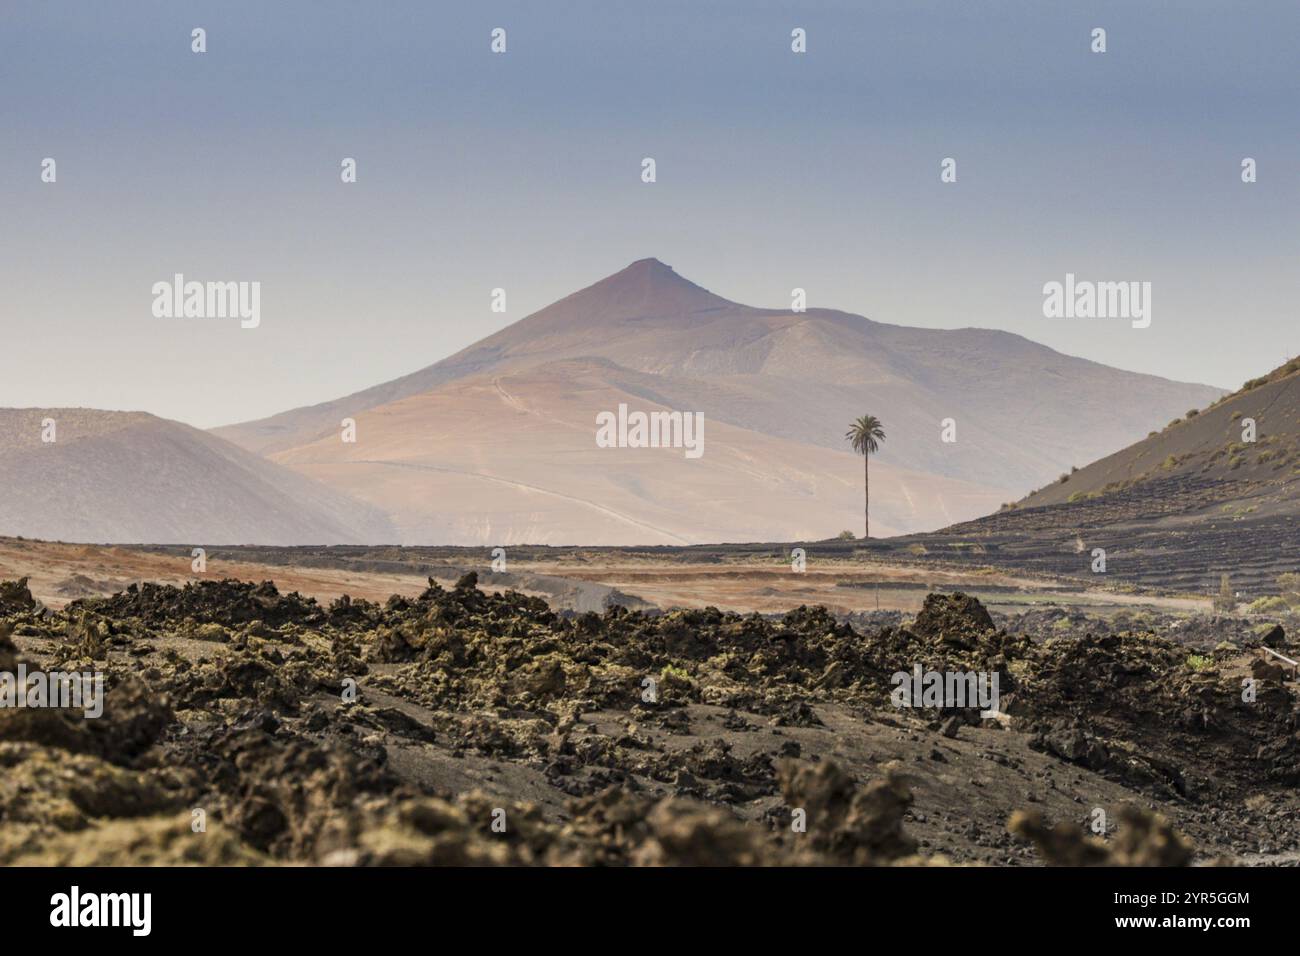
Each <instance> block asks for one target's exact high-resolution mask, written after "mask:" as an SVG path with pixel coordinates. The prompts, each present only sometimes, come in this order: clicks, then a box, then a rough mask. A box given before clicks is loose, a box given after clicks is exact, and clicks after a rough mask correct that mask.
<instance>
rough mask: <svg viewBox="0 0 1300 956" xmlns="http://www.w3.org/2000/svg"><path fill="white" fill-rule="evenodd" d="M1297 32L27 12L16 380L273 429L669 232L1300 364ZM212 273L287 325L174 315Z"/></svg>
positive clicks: (687, 9) (683, 241) (1051, 17)
mask: <svg viewBox="0 0 1300 956" xmlns="http://www.w3.org/2000/svg"><path fill="white" fill-rule="evenodd" d="M498 26H500V27H504V28H505V29H506V30H507V34H508V44H509V48H508V52H507V53H506V54H505V55H493V54H492V53H491V52H490V51H489V33H490V31H491V30H492V28H493V27H498ZM1097 26H1100V27H1104V28H1105V29H1106V30H1107V31H1108V48H1109V49H1108V52H1107V53H1105V54H1094V53H1091V52H1090V51H1089V32H1090V30H1091V29H1092V28H1093V27H1097ZM194 27H203V28H205V29H206V30H207V42H208V52H207V53H206V54H202V55H196V54H194V53H192V52H191V51H190V31H191V29H192V28H194ZM794 27H803V28H805V29H806V30H807V32H808V53H807V54H805V55H802V56H799V55H795V54H793V53H791V52H790V31H791V29H793V28H794ZM1298 35H1300V7H1298V6H1297V5H1296V4H1294V3H1290V2H1288V3H1282V2H1278V3H1252V2H1244V3H1233V4H1225V3H1209V2H1196V0H1187V2H1178V3H1162V2H1144V3H1141V4H1134V3H1132V2H1116V3H1063V2H1061V3H1057V2H1051V3H1043V2H1001V3H999V2H987V3H984V2H982V3H966V2H958V0H950V2H946V3H926V2H923V0H919V2H918V0H907V2H882V3H861V2H826V3H769V2H763V0H736V2H709V3H701V2H679V0H655V2H653V3H625V2H614V0H591V2H547V3H539V2H527V3H491V2H486V3H468V2H467V3H461V4H449V3H437V2H421V3H406V2H382V3H379V2H347V3H343V2H311V3H307V2H301V3H265V2H230V0H222V2H220V3H218V2H211V3H185V2H176V0H165V2H163V0H159V2H144V0H133V2H130V3H120V4H106V3H102V2H52V3H28V4H19V3H7V4H4V5H3V7H2V8H0V89H3V91H4V94H3V96H2V97H0V130H3V135H2V136H0V282H3V287H4V295H3V298H2V299H0V303H2V304H0V323H2V329H0V332H2V334H3V339H2V341H3V343H4V347H3V348H2V349H0V405H4V406H15V405H18V406H29V405H88V406H95V407H102V408H133V409H144V410H147V411H151V412H155V413H157V414H160V415H164V416H167V417H171V418H178V419H180V420H183V421H187V422H190V423H192V424H196V425H201V426H210V425H216V424H222V423H227V422H232V421H239V420H243V419H247V418H251V417H257V416H261V415H266V414H270V413H273V412H276V411H280V410H283V409H285V408H288V407H293V406H297V405H302V404H307V403H311V402H315V401H322V400H325V399H329V398H334V397H337V396H339V395H342V394H345V393H347V392H351V391H354V390H356V389H359V388H363V387H366V386H369V385H372V384H376V383H378V382H380V381H383V380H386V379H388V378H392V377H394V376H397V375H399V374H403V373H405V372H409V371H412V370H413V369H416V368H419V367H422V366H424V365H427V364H429V363H431V362H434V361H436V360H438V359H440V358H442V357H444V356H446V355H449V354H451V353H452V352H454V351H456V350H458V349H460V348H462V347H464V346H466V345H468V344H470V343H471V342H473V341H475V340H477V339H478V338H481V337H482V336H484V335H486V334H489V333H490V332H493V331H495V330H496V329H498V328H500V327H501V326H503V325H505V324H507V323H508V322H511V321H514V320H516V319H518V318H521V317H523V316H524V315H525V314H527V313H528V312H530V311H533V310H535V309H537V308H540V307H541V306H543V305H546V304H547V303H549V302H551V301H552V300H554V299H556V298H559V297H561V296H563V295H566V294H567V293H569V292H571V291H574V290H575V289H577V288H579V287H581V286H584V285H587V284H589V283H591V282H593V281H595V280H597V279H599V278H601V277H603V276H604V275H606V274H608V273H611V272H614V271H616V270H618V269H620V268H622V267H623V266H624V265H626V264H627V263H628V262H630V261H632V260H634V259H638V258H642V257H645V256H656V257H658V258H660V259H662V260H664V261H665V262H667V263H669V264H670V265H672V266H674V267H675V268H676V269H677V271H678V272H679V273H681V274H682V275H684V276H686V277H687V278H690V279H692V280H694V281H696V282H698V283H700V284H701V285H704V286H705V287H707V288H709V289H711V290H712V291H714V292H717V293H719V294H721V295H724V296H726V297H728V298H731V299H735V300H738V301H742V302H747V303H751V304H755V305H771V306H788V304H789V295H790V289H791V288H792V287H794V286H801V287H803V288H806V289H807V290H808V297H809V304H810V305H812V306H827V307H834V308H841V309H845V310H848V311H853V312H858V313H862V314H864V315H868V316H870V317H872V318H875V319H879V320H881V321H886V322H893V323H898V324H904V325H920V326H932V327H961V326H969V325H977V326H986V327H994V328H1001V329H1006V330H1009V331H1013V332H1017V333H1020V334H1023V335H1025V336H1028V337H1030V338H1032V339H1035V340H1037V341H1040V342H1043V343H1045V344H1047V345H1050V346H1052V347H1053V348H1057V349H1059V350H1061V351H1064V352H1068V353H1071V354H1075V355H1082V356H1085V357H1087V358H1091V359H1095V360H1097V361H1100V362H1105V363H1108V364H1112V365H1117V366H1120V367H1123V368H1128V369H1135V370H1139V371H1145V372H1152V373H1155V374H1160V375H1164V376H1168V377H1171V378H1178V379H1184V380H1193V381H1200V382H1206V383H1209V384H1214V385H1220V386H1225V387H1233V386H1235V385H1237V384H1240V382H1241V381H1242V380H1243V379H1245V378H1248V377H1251V376H1254V375H1257V374H1261V373H1263V372H1264V371H1266V370H1268V369H1270V368H1272V367H1274V366H1276V365H1278V364H1280V363H1281V362H1282V361H1283V360H1284V359H1285V358H1286V357H1287V356H1288V355H1289V354H1294V352H1295V351H1297V348H1296V335H1295V332H1294V330H1295V329H1296V325H1297V323H1296V320H1295V303H1296V302H1297V300H1298V296H1297V292H1298V291H1300V289H1298V286H1300V268H1297V265H1298V264H1300V137H1298V136H1297V126H1298V125H1300V70H1297V69H1296V67H1297V57H1296V53H1295V38H1296V37H1297V36H1298ZM46 156H50V157H54V158H55V159H56V161H57V163H58V182H57V183H56V184H54V185H48V184H44V183H42V182H41V181H40V163H41V160H42V159H43V158H44V157H46ZM344 156H352V157H355V158H356V159H357V161H358V163H359V182H358V183H357V184H355V185H343V184H342V183H341V182H340V181H339V163H340V160H341V159H342V158H343V157H344ZM644 156H653V157H654V158H655V159H656V161H657V164H658V182H657V183H655V184H654V185H645V184H643V183H642V182H641V181H640V162H641V159H642V157H644ZM946 156H952V157H955V158H956V159H957V161H958V182H957V183H956V184H954V185H943V184H941V183H940V181H939V163H940V160H941V159H943V158H944V157H946ZM1245 156H1251V157H1254V158H1255V159H1257V160H1258V163H1259V182H1257V183H1255V184H1253V185H1244V184H1243V183H1242V182H1241V180H1240V162H1241V159H1242V158H1243V157H1245ZM175 272H183V273H185V274H186V275H187V277H189V278H195V279H204V280H206V279H214V280H216V279H220V280H227V279H229V280H250V281H251V280H257V281H260V282H261V283H262V324H261V327H260V328H258V329H256V330H243V329H240V328H239V327H238V323H237V322H235V323H229V322H228V323H221V322H217V323H204V322H193V321H191V322H185V321H168V320H164V319H155V318H154V317H153V316H152V314H151V311H150V305H151V302H152V297H151V294H150V287H151V286H152V284H153V283H154V282H157V281H160V280H168V279H170V277H171V276H172V274H173V273H175ZM1066 272H1074V273H1076V274H1077V275H1078V276H1080V277H1081V278H1093V279H1114V280H1127V279H1131V280H1140V281H1150V282H1151V283H1152V285H1153V293H1152V295H1153V307H1154V311H1153V322H1152V325H1151V327H1150V328H1149V329H1145V330H1134V329H1132V328H1130V327H1129V326H1128V324H1127V323H1124V322H1110V323H1105V322H1097V321H1087V320H1074V321H1070V320H1050V319H1046V318H1044V317H1043V315H1042V311H1041V304H1042V292H1041V290H1042V286H1043V283H1045V282H1048V281H1052V280H1061V279H1063V278H1064V275H1065V273H1066ZM498 286H500V287H504V288H505V289H506V290H507V293H508V302H509V312H508V313H507V314H506V315H504V316H503V315H500V314H496V313H493V312H492V311H491V310H490V308H489V305H490V299H489V295H490V291H491V290H492V289H493V288H494V287H498ZM1116 400H1117V401H1122V400H1123V397H1122V396H1117V397H1116Z"/></svg>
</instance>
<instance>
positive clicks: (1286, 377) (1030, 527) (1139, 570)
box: [891, 360, 1300, 599]
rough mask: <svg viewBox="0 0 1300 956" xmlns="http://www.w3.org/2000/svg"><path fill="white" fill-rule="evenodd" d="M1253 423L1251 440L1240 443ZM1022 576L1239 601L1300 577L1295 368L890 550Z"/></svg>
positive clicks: (1299, 417) (1299, 424)
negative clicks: (968, 561) (1097, 556)
mask: <svg viewBox="0 0 1300 956" xmlns="http://www.w3.org/2000/svg"><path fill="white" fill-rule="evenodd" d="M1251 421H1253V422H1254V429H1255V434H1254V440H1253V441H1251V440H1249V439H1250V437H1251V436H1250V434H1249V425H1250V422H1251ZM891 546H894V547H898V548H907V547H911V548H913V549H914V550H916V551H917V552H918V553H919V552H921V551H924V553H926V554H927V555H929V556H931V557H935V558H942V557H945V556H951V555H957V554H961V555H963V556H966V557H970V556H971V555H976V556H977V557H976V560H980V561H985V562H987V563H990V564H996V565H999V566H1005V567H1017V568H1021V569H1024V570H1028V571H1037V572H1053V573H1065V574H1078V575H1083V576H1088V575H1091V574H1092V567H1091V566H1092V562H1093V556H1092V552H1093V549H1094V548H1102V549H1104V550H1105V551H1106V559H1107V570H1106V574H1107V575H1108V576H1109V577H1108V578H1102V577H1096V578H1095V580H1096V581H1098V583H1101V582H1103V581H1106V580H1121V581H1128V582H1133V583H1138V584H1143V585H1149V586H1152V587H1157V588H1169V589H1177V590H1193V591H1200V592H1205V593H1209V592H1214V591H1215V590H1216V589H1217V588H1218V586H1219V584H1220V575H1222V574H1225V573H1226V574H1228V575H1229V583H1230V586H1231V587H1232V588H1233V590H1234V591H1237V592H1240V593H1241V596H1242V598H1243V599H1248V598H1253V597H1258V596H1261V595H1265V594H1273V593H1276V592H1277V590H1278V586H1277V576H1278V575H1279V574H1281V573H1284V572H1288V571H1290V572H1294V571H1297V570H1300V360H1295V361H1292V362H1289V363H1287V364H1286V365H1284V366H1282V367H1280V368H1278V369H1275V370H1274V371H1272V372H1270V373H1269V374H1268V375H1264V376H1262V377H1260V378H1258V379H1255V380H1254V381H1252V382H1249V383H1247V385H1246V387H1244V388H1243V389H1241V390H1240V391H1238V392H1235V393H1233V394H1231V395H1228V396H1225V397H1224V398H1223V399H1221V400H1220V401H1218V402H1216V403H1214V404H1213V405H1211V406H1209V407H1208V408H1205V409H1202V410H1200V411H1196V412H1195V413H1194V414H1186V415H1184V416H1181V417H1180V418H1178V419H1177V420H1175V421H1172V422H1170V423H1169V424H1168V425H1167V426H1165V427H1164V428H1162V429H1160V430H1159V431H1156V432H1154V433H1152V434H1151V435H1149V436H1148V437H1147V438H1144V439H1142V440H1141V441H1138V442H1136V443H1134V444H1132V445H1130V446H1128V447H1127V448H1124V449H1121V450H1120V451H1117V452H1115V453H1113V454H1111V455H1107V456H1106V457H1104V458H1101V459H1099V460H1097V461H1095V462H1093V463H1092V464H1090V465H1088V466H1087V467H1085V468H1081V469H1079V470H1078V471H1075V472H1073V473H1072V474H1067V475H1063V476H1061V479H1060V480H1058V481H1056V482H1053V483H1051V484H1049V485H1047V486H1046V487H1044V488H1041V489H1039V490H1038V491H1035V492H1034V493H1032V494H1030V495H1028V496H1027V497H1026V498H1025V499H1024V500H1022V501H1020V502H1017V503H1016V504H1015V505H1014V506H1013V507H1011V508H1008V509H1004V510H1001V511H999V512H998V513H997V514H993V515H989V516H987V517H985V518H981V519H979V520H976V521H971V522H966V523H962V524H958V525H954V526H953V527H950V528H945V529H943V531H941V532H939V533H937V534H934V535H918V536H915V537H914V538H908V539H900V540H899V541H897V542H891Z"/></svg>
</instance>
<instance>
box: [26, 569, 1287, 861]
mask: <svg viewBox="0 0 1300 956" xmlns="http://www.w3.org/2000/svg"><path fill="white" fill-rule="evenodd" d="M476 584H477V582H476V580H475V579H474V577H473V575H467V576H466V577H465V578H464V579H462V580H461V581H460V582H459V583H458V584H457V586H456V587H455V588H447V589H444V588H440V587H438V586H436V585H431V586H430V587H429V589H428V590H426V591H425V592H424V593H423V594H422V595H420V596H419V597H418V598H416V599H405V598H400V597H394V598H392V599H390V600H389V601H388V602H387V603H385V604H383V605H378V604H371V603H368V602H363V601H349V600H347V599H342V600H339V601H336V602H334V603H333V604H331V605H329V606H321V605H318V604H317V603H316V602H314V601H312V600H307V599H303V598H301V597H299V596H298V595H296V594H289V595H283V594H280V593H279V592H278V591H277V590H276V589H275V587H274V586H273V585H271V584H270V583H264V584H261V585H253V584H247V583H240V582H235V581H223V582H202V583H198V584H193V585H190V586H187V587H185V588H183V589H177V588H174V587H169V586H156V585H147V584H146V585H143V586H140V587H132V588H130V589H128V590H127V591H124V592H121V593H118V594H116V595H114V596H112V597H110V598H96V599H87V600H83V601H76V602H74V603H72V604H70V605H69V606H68V607H67V608H66V609H65V610H64V611H61V612H58V613H50V612H48V611H45V610H44V609H43V608H41V607H40V606H39V605H37V604H36V603H35V602H34V601H32V600H31V599H30V597H29V596H28V594H27V591H26V588H25V587H24V586H23V585H22V583H21V582H11V583H8V584H3V585H0V672H5V671H9V672H12V671H13V670H14V669H15V668H16V666H17V663H18V661H19V660H22V661H25V662H26V663H27V665H28V667H29V668H33V667H41V668H44V669H47V670H49V669H55V668H62V669H65V670H68V669H78V670H85V669H92V668H96V669H100V670H102V671H103V672H104V673H105V675H106V683H107V685H108V688H109V690H108V694H107V699H106V704H105V708H104V713H103V716H102V717H100V718H98V719H87V718H86V717H84V716H83V715H82V714H81V713H80V712H68V711H60V710H54V709H10V708H4V709H0V765H3V767H4V773H3V774H2V775H0V822H3V824H4V825H3V826H2V827H0V862H3V863H10V864H14V863H17V864H30V863H38V864H48V863H70V864H156V863H205V864H266V863H299V862H301V863H313V864H328V865H371V864H443V863H485V864H610V865H620V864H739V865H750V864H893V863H926V862H928V863H943V862H951V863H987V864H1034V863H1042V862H1056V863H1151V864H1183V863H1188V862H1211V861H1215V862H1271V863H1289V862H1292V861H1293V860H1294V859H1296V858H1297V851H1298V850H1300V822H1297V816H1296V813H1295V810H1296V809H1297V797H1296V796H1295V787H1296V784H1297V782H1298V781H1300V744H1298V742H1297V735H1296V730H1297V727H1296V699H1295V693H1296V689H1295V685H1294V684H1293V683H1291V681H1290V677H1291V675H1289V674H1288V673H1286V671H1285V670H1283V669H1281V668H1278V667H1275V666H1273V665H1271V664H1269V663H1266V661H1265V656H1266V655H1265V654H1264V652H1263V651H1262V650H1260V649H1259V648H1258V646H1257V645H1258V644H1259V643H1260V639H1259V638H1258V637H1256V636H1253V635H1252V633H1250V632H1244V631H1241V630H1237V631H1233V632H1232V633H1231V634H1228V635H1225V636H1230V637H1231V638H1233V643H1231V644H1227V643H1224V644H1219V643H1218V642H1216V645H1217V649H1207V647H1206V643H1207V640H1206V638H1207V635H1198V636H1197V638H1198V639H1197V640H1196V641H1195V646H1193V645H1192V644H1182V643H1179V642H1177V641H1175V640H1171V639H1169V638H1168V637H1165V636H1157V635H1156V634H1153V633H1151V632H1148V631H1144V630H1140V629H1130V630H1126V631H1122V632H1120V633H1106V632H1104V631H1101V630H1098V631H1096V632H1095V633H1094V632H1091V631H1089V629H1088V628H1087V626H1086V625H1087V622H1086V621H1078V620H1074V621H1071V622H1070V623H1069V624H1068V626H1067V627H1064V628H1062V627H1057V626H1056V625H1055V623H1054V622H1052V621H1044V622H1043V624H1044V626H1043V628H1042V631H1043V632H1042V633H1039V632H1038V628H1037V627H1036V626H1035V625H1034V623H1033V621H1032V619H1030V620H1029V621H1027V622H1025V624H1024V626H1017V627H1012V628H1011V629H1010V630H1008V629H1007V628H1006V627H1002V626H999V624H998V623H996V622H995V621H994V620H993V619H992V618H991V617H990V616H989V615H988V614H987V613H986V612H985V611H984V609H983V608H982V607H981V606H980V605H979V603H978V602H977V601H975V600H974V599H972V598H969V597H966V596H965V595H961V594H957V595H931V596H930V597H929V598H928V599H927V600H926V604H925V608H924V610H923V611H922V612H921V614H920V615H918V616H917V618H916V619H915V621H913V622H911V623H910V624H909V625H908V626H907V627H902V626H898V625H894V624H886V625H883V626H879V627H875V628H871V629H866V630H863V631H859V630H857V629H855V628H854V627H852V626H850V625H848V624H846V623H844V622H841V621H837V620H836V619H835V618H834V617H833V616H832V615H830V614H829V613H828V612H826V611H825V610H824V609H821V608H806V607H801V608H797V609H795V610H792V611H791V612H789V613H788V614H786V615H785V616H784V617H783V618H780V619H777V620H773V619H770V618H763V617H760V616H757V615H751V616H740V615H736V614H724V613H721V612H718V611H714V610H702V611H674V612H670V613H666V614H660V615H650V614H645V613H643V612H639V611H629V610H626V609H624V608H622V607H613V608H610V609H608V610H605V611H603V612H602V613H599V614H597V613H583V614H574V613H568V614H557V613H555V612H553V611H552V610H551V609H550V608H549V607H548V606H547V604H546V603H544V602H543V601H541V600H540V599H537V598H529V597H525V596H523V595H520V594H517V593H514V592H506V593H504V594H500V593H495V594H488V593H485V592H484V591H482V590H480V589H479V588H478V587H477V586H476ZM1266 640H1267V642H1268V643H1269V644H1271V645H1274V646H1277V647H1279V648H1281V649H1282V651H1283V653H1288V654H1290V653H1291V652H1289V651H1287V650H1286V646H1285V645H1286V638H1285V635H1284V634H1280V633H1274V634H1270V635H1268V636H1267V638H1266ZM1198 647H1199V648H1200V649H1199V650H1197V648H1198ZM916 664H920V665H922V667H923V668H925V669H927V670H928V669H936V670H962V671H968V670H975V671H990V672H992V671H996V672H997V673H998V674H999V675H1000V689H1001V695H1002V696H1001V711H1002V715H1001V716H999V717H997V718H989V719H983V720H982V719H981V718H980V717H979V716H978V713H977V712H975V711H974V710H970V709H958V708H951V709H948V710H939V709H924V708H917V709H900V708H896V707H894V706H893V705H892V704H891V701H890V691H891V689H892V685H891V681H890V677H891V675H892V674H893V673H895V672H897V671H909V672H910V671H911V670H912V668H913V666H914V665H916ZM1247 678H1249V679H1252V680H1254V681H1255V685H1254V686H1255V690H1256V693H1255V695H1254V698H1253V700H1250V701H1247V700H1243V694H1242V682H1243V680H1244V679H1247ZM650 682H653V690H654V691H655V693H653V694H651V693H649V691H650V689H651V684H650ZM795 811H803V812H802V814H796V813H795ZM1103 815H1104V819H1105V824H1106V827H1105V830H1106V832H1105V836H1104V838H1102V837H1095V836H1092V835H1091V833H1090V829H1089V827H1090V826H1091V825H1092V824H1093V823H1094V822H1095V821H1098V820H1100V819H1102V816H1103ZM796 819H806V828H793V827H792V822H793V821H795V820H796Z"/></svg>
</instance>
